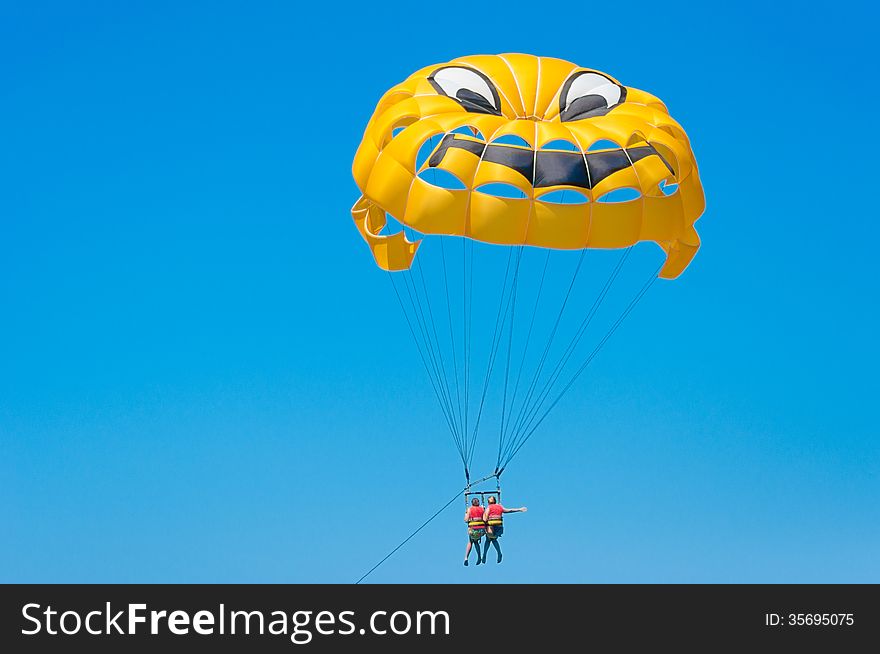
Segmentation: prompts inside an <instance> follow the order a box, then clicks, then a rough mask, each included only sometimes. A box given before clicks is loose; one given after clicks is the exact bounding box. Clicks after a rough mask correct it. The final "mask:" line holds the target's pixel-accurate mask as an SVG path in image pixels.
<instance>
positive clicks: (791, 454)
mask: <svg viewBox="0 0 880 654" xmlns="http://www.w3.org/2000/svg"><path fill="white" fill-rule="evenodd" d="M180 4H181V3H155V2H154V3H125V6H120V5H119V4H118V3H109V2H108V3H97V2H95V3H78V4H77V5H75V6H74V5H69V4H57V5H56V4H52V3H26V4H23V5H20V6H18V7H12V6H10V5H9V4H6V5H4V6H3V8H2V10H0V57H2V60H3V62H4V65H3V66H2V67H0V120H2V125H3V130H2V131H3V138H2V145H0V179H2V182H0V225H2V231H0V305H2V307H3V320H2V321H0V371H2V374H0V489H2V499H0V521H2V523H3V524H4V525H5V529H4V537H3V538H2V539H0V581H4V582H21V581H28V582H50V581H57V582H63V581H66V582H73V581H87V582H136V581H140V582H245V581H254V582H347V581H352V580H354V579H356V578H358V577H359V576H360V574H361V573H363V572H364V571H365V570H366V569H368V568H369V567H370V566H371V565H372V564H373V563H374V562H375V561H376V560H378V559H379V558H381V556H383V555H384V554H385V553H386V552H387V551H388V550H389V549H391V547H393V545H395V544H396V543H397V542H398V541H399V540H400V539H402V538H403V537H404V536H405V535H406V534H407V533H409V531H410V530H411V529H412V528H413V527H414V526H415V525H416V524H418V523H419V522H420V521H421V518H422V516H424V515H429V514H430V513H432V512H433V511H434V510H435V509H436V508H437V507H438V506H440V505H442V504H443V503H444V502H445V501H446V500H447V499H448V498H449V497H450V496H451V495H452V493H454V492H455V490H456V489H457V488H460V487H461V485H462V480H461V469H460V468H461V466H460V462H459V461H458V459H457V455H456V453H455V449H454V447H453V445H452V443H451V441H450V439H449V435H448V433H447V432H446V431H445V426H444V425H443V424H442V418H441V415H440V413H439V410H438V409H437V408H436V405H435V400H434V398H433V396H432V394H431V391H430V386H429V385H428V382H427V381H426V379H425V377H424V372H423V370H422V369H421V368H420V366H419V364H418V363H417V358H416V354H415V351H414V349H413V347H412V345H411V344H410V343H409V342H408V341H407V338H408V334H407V333H406V326H405V324H404V322H403V321H402V319H401V317H400V315H399V309H398V307H397V306H396V301H395V299H394V296H393V294H392V292H391V290H390V287H389V286H388V283H387V280H386V279H385V277H384V274H383V273H380V272H379V271H378V270H377V269H376V268H375V267H374V266H373V264H372V262H371V259H370V257H369V254H368V252H367V250H366V249H365V248H364V247H363V244H362V243H361V241H360V238H359V237H358V235H357V233H356V230H355V229H354V227H353V225H352V223H351V219H350V216H349V208H350V206H351V204H352V203H353V201H354V200H355V199H356V198H357V195H358V192H357V188H356V187H355V185H354V183H353V181H352V178H351V171H350V166H351V159H352V156H353V154H354V151H355V148H356V147H357V144H358V142H359V139H360V136H361V133H362V131H363V128H364V126H365V124H366V121H367V120H368V118H369V116H370V115H371V113H372V111H373V108H374V107H375V103H376V101H377V100H378V98H379V97H380V95H381V94H382V92H383V91H384V90H385V89H386V88H388V87H390V86H391V85H393V84H395V83H396V82H398V81H400V80H401V79H403V78H404V77H406V76H407V75H408V74H409V73H410V72H411V71H412V70H415V69H417V68H420V67H422V66H424V65H427V64H431V63H437V62H443V61H446V60H448V59H450V58H452V57H455V56H458V55H462V54H469V53H495V52H517V51H519V52H530V53H534V54H541V55H548V56H556V57H561V58H565V59H569V60H572V61H575V62H577V63H579V64H581V65H584V66H589V67H593V68H598V69H600V70H604V71H607V72H608V73H610V74H612V75H614V76H616V77H617V78H618V79H620V80H622V81H623V82H624V83H625V84H627V85H631V86H635V87H639V88H643V89H645V90H648V91H650V92H652V93H655V94H656V95H658V96H659V97H661V98H662V99H663V100H664V101H665V102H666V103H667V105H668V106H669V107H670V110H671V112H672V114H673V116H674V117H675V118H676V119H678V120H679V121H680V122H681V123H682V124H683V125H684V127H685V128H686V129H687V131H688V133H689V135H690V137H691V140H692V142H693V144H694V148H695V151H696V155H697V158H698V161H699V164H700V171H701V177H702V180H703V183H704V186H705V190H706V195H707V200H708V209H707V211H706V214H705V215H704V217H703V218H702V219H701V220H700V222H699V223H698V225H697V227H698V230H699V232H700V234H701V237H702V239H703V247H702V249H701V251H700V253H699V254H698V256H697V258H696V260H695V261H694V263H693V265H692V266H691V267H690V268H689V269H688V270H687V272H686V273H685V274H684V275H683V276H682V277H681V278H680V279H679V280H677V281H676V282H672V283H658V284H657V285H655V288H653V289H652V291H651V293H650V294H649V295H648V296H647V297H646V298H645V300H644V301H643V302H642V304H640V305H639V307H638V309H637V310H636V312H635V313H634V314H633V315H632V316H631V317H630V319H629V320H628V321H627V323H626V324H625V325H624V327H622V328H621V330H620V331H619V332H618V333H617V334H616V335H615V337H614V340H613V341H611V342H610V343H609V344H608V346H607V347H606V348H605V349H604V350H603V351H602V353H601V355H600V356H599V358H598V359H597V360H596V362H595V363H594V365H593V366H591V368H590V369H589V372H588V374H586V375H585V376H584V378H583V379H582V380H580V381H579V383H578V384H577V385H576V386H575V387H574V388H573V389H572V390H571V392H570V393H569V394H568V395H567V396H566V398H565V399H564V400H563V401H562V402H561V403H560V405H559V406H558V407H557V409H556V410H555V411H554V413H553V414H552V415H551V417H550V418H548V420H547V422H546V423H545V425H544V426H542V429H541V432H540V433H538V434H536V435H535V437H534V438H533V439H532V441H530V443H529V445H528V446H527V449H526V450H524V451H523V453H522V454H520V456H519V457H518V458H517V459H516V461H515V463H514V464H513V465H512V466H511V468H510V470H509V471H508V472H506V473H505V498H506V500H509V502H510V503H512V504H514V505H520V504H526V505H528V506H529V512H528V513H527V514H525V515H523V516H513V517H512V518H511V519H510V520H509V525H508V529H507V534H505V537H504V547H505V553H506V557H505V561H504V563H503V564H502V565H501V566H495V565H491V564H490V565H489V566H487V567H486V568H485V569H476V570H475V569H474V568H470V569H464V568H463V567H462V566H461V563H460V558H461V554H462V550H463V547H464V533H463V527H462V524H461V522H460V517H461V516H460V513H461V505H459V504H455V505H454V509H450V510H449V511H448V512H447V513H445V514H443V516H441V518H438V519H437V520H435V521H434V522H433V523H431V525H430V526H429V527H428V528H426V529H425V530H424V531H423V532H422V533H421V534H420V535H419V536H418V537H417V539H415V540H414V541H413V542H412V543H410V544H409V545H408V546H407V547H406V548H405V549H403V550H401V551H400V552H399V553H398V554H397V555H395V556H394V557H393V558H392V559H391V560H389V561H388V562H387V563H386V564H385V565H384V566H382V567H381V568H380V569H379V570H377V571H376V572H375V573H374V574H373V576H372V577H371V580H372V581H384V582H395V581H402V582H447V581H460V582H474V583H484V582H514V581H520V582H811V581H816V582H859V581H872V582H878V581H880V559H878V557H877V555H876V554H877V551H878V550H880V508H878V505H880V503H878V501H877V500H878V496H880V441H878V429H877V427H876V418H875V408H876V406H877V391H878V383H877V376H876V375H877V369H878V364H880V357H878V345H877V340H876V335H877V333H878V327H880V325H878V322H880V321H878V309H877V299H878V290H880V289H878V281H877V280H878V276H877V274H876V271H875V267H876V245H875V243H876V239H877V236H878V226H877V210H876V203H875V200H874V190H875V189H876V187H877V182H876V163H875V162H874V160H873V158H872V156H871V153H872V152H873V151H874V150H875V149H876V147H877V145H878V142H877V134H876V130H874V129H873V125H874V122H875V121H874V118H875V115H876V107H877V102H878V90H877V85H876V83H875V79H874V78H875V77H876V71H874V64H875V60H876V56H875V53H874V52H873V48H874V40H875V35H874V34H873V26H874V25H876V22H877V19H878V16H877V13H876V9H873V8H868V6H867V3H865V4H864V5H860V4H855V3H850V2H841V3H836V4H835V5H834V6H833V7H827V8H825V10H823V12H822V13H821V14H820V13H818V12H812V11H808V10H804V8H803V5H802V4H794V3H749V2H745V3H735V4H730V5H726V6H723V7H709V6H706V4H705V3H694V4H685V3H678V4H676V5H675V6H674V7H668V8H658V6H657V5H655V4H650V3H641V2H631V3H626V6H620V5H619V3H605V4H596V3H589V4H585V5H582V6H569V7H568V8H567V10H566V11H556V10H549V9H548V10H544V11H541V12H537V13H536V12H535V11H534V10H533V9H530V8H529V7H530V5H531V6H533V5H534V3H516V2H509V3H506V4H505V10H504V11H503V12H498V11H493V10H492V9H490V8H489V7H488V6H486V7H475V6H474V5H473V3H461V4H458V5H457V4H455V3H451V2H447V3H443V4H442V5H437V4H431V5H419V4H400V5H393V4H391V3H386V4H383V5H382V9H381V10H380V9H378V8H375V7H373V8H371V7H369V6H367V5H363V4H360V3H359V4H350V5H344V4H332V5H327V4H325V5H321V4H316V5H312V6H309V7H305V8H304V7H303V6H301V3H300V5H295V4H294V3H251V6H248V7H247V8H245V7H244V6H243V5H240V4H235V3H196V2H193V3H185V5H186V6H180Z"/></svg>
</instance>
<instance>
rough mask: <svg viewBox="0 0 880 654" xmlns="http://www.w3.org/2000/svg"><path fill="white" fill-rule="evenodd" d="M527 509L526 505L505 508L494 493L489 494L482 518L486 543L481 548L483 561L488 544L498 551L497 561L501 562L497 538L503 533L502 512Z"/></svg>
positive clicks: (516, 511)
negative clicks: (516, 507)
mask: <svg viewBox="0 0 880 654" xmlns="http://www.w3.org/2000/svg"><path fill="white" fill-rule="evenodd" d="M526 511H528V508H527V507H524V506H521V507H519V508H518V509H507V508H505V507H503V506H501V505H500V504H498V501H497V500H496V499H495V496H494V495H490V496H489V500H488V502H487V505H486V510H485V511H484V512H483V520H484V521H485V523H486V529H487V531H486V545H485V547H484V548H483V563H485V562H486V555H487V554H488V553H489V545H492V546H493V547H494V548H495V551H496V552H498V561H497V562H498V563H501V558H502V555H501V545H499V544H498V539H499V538H501V534H503V533H504V514H505V513H524V512H526ZM479 551H480V550H479V548H478V549H477V554H479Z"/></svg>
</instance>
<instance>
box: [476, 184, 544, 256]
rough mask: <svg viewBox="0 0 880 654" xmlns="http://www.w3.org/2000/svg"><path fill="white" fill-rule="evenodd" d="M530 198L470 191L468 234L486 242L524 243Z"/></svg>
mask: <svg viewBox="0 0 880 654" xmlns="http://www.w3.org/2000/svg"><path fill="white" fill-rule="evenodd" d="M531 205H532V203H531V201H530V200H528V199H525V200H518V199H512V198H498V197H495V196H492V195H486V194H485V193H471V205H470V213H469V215H468V219H469V220H468V225H467V226H468V236H470V237H471V238H475V239H477V240H478V241H485V242H486V243H499V244H501V245H518V244H522V243H524V242H525V239H526V229H527V227H528V224H529V214H530V212H531Z"/></svg>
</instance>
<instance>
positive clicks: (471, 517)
mask: <svg viewBox="0 0 880 654" xmlns="http://www.w3.org/2000/svg"><path fill="white" fill-rule="evenodd" d="M483 511H484V509H483V507H482V506H472V507H471V508H469V509H468V528H470V529H485V528H486V522H485V520H483Z"/></svg>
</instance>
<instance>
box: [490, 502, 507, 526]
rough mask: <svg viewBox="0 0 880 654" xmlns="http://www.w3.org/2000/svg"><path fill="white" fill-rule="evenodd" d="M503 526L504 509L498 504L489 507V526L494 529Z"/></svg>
mask: <svg viewBox="0 0 880 654" xmlns="http://www.w3.org/2000/svg"><path fill="white" fill-rule="evenodd" d="M502 524H504V507H503V506H501V505H500V504H498V503H497V502H496V503H495V504H490V505H489V526H490V527H496V526H498V525H502Z"/></svg>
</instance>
